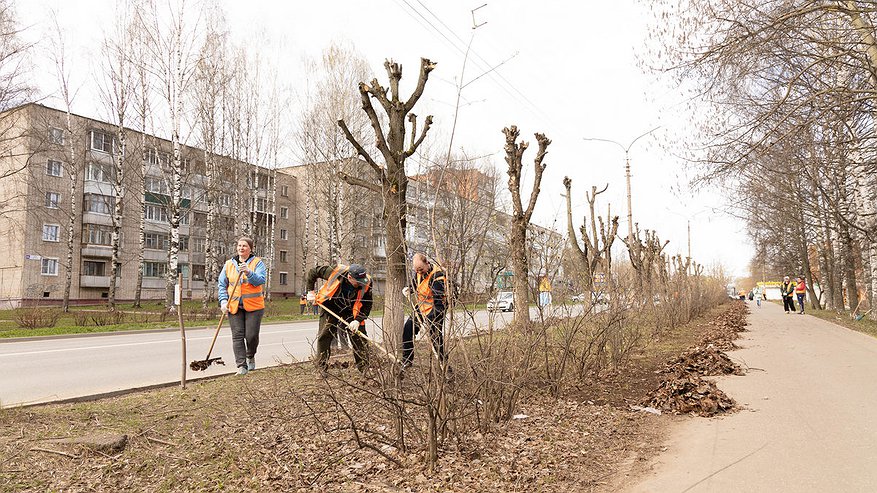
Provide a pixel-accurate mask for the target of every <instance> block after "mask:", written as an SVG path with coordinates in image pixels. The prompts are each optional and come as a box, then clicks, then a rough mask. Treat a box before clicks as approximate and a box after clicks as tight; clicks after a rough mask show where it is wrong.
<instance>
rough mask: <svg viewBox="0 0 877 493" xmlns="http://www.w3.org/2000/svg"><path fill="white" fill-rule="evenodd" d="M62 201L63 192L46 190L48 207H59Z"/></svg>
mask: <svg viewBox="0 0 877 493" xmlns="http://www.w3.org/2000/svg"><path fill="white" fill-rule="evenodd" d="M60 203H61V194H60V193H58V192H46V207H48V208H49V209H57V208H58V206H59V204H60Z"/></svg>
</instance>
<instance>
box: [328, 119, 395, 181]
mask: <svg viewBox="0 0 877 493" xmlns="http://www.w3.org/2000/svg"><path fill="white" fill-rule="evenodd" d="M338 126H339V127H341V131H342V132H344V137H346V138H347V141H348V142H350V143H351V144H352V145H353V147H355V148H356V153H357V154H359V156H360V157H361V158H363V159H365V162H367V163H368V164H369V166H371V167H372V169H373V170H375V173H377V174H378V176H383V174H384V170H383V168H381V167H380V166H378V163H376V162H375V160H374V159H372V157H371V156H369V154H368V152H366V151H365V149H364V148H363V147H362V144H360V143H359V142H358V141H357V140H356V137H354V136H353V134H352V133H350V129H349V128H347V123H345V122H344V120H338Z"/></svg>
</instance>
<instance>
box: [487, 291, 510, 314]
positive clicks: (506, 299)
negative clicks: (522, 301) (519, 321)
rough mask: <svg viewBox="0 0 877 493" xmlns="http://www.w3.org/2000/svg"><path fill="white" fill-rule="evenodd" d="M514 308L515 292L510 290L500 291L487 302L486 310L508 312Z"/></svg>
mask: <svg viewBox="0 0 877 493" xmlns="http://www.w3.org/2000/svg"><path fill="white" fill-rule="evenodd" d="M514 309H515V294H514V293H512V292H511V291H500V292H499V293H496V297H494V298H492V299H491V300H489V301H488V302H487V311H489V312H494V311H502V312H510V311H513V310H514Z"/></svg>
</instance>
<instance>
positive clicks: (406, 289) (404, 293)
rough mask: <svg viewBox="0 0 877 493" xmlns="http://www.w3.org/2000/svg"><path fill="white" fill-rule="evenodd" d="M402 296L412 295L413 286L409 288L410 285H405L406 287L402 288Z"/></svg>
mask: <svg viewBox="0 0 877 493" xmlns="http://www.w3.org/2000/svg"><path fill="white" fill-rule="evenodd" d="M402 296H404V297H406V298H407V297H409V296H411V288H409V287H408V286H405V287H404V288H402Z"/></svg>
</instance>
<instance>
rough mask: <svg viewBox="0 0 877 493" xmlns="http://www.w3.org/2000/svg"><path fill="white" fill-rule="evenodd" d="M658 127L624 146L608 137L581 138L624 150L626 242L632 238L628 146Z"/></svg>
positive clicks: (652, 130)
mask: <svg viewBox="0 0 877 493" xmlns="http://www.w3.org/2000/svg"><path fill="white" fill-rule="evenodd" d="M659 128H661V127H660V126H657V127H655V128H653V129H651V130H649V131H648V132H646V133H644V134H642V135H640V136H638V137H637V138H635V139H633V140H632V141H631V142H630V144H628V145H627V146H626V147H625V145H624V144H622V143H620V142H617V141H614V140H610V139H598V138H594V137H591V138H589V137H583V140H593V141H598V142H609V143H610V144H615V145H617V146H618V147H620V148H621V150H623V151H624V178H625V179H626V180H627V241H628V243H629V242H630V241H631V239H632V238H633V210H632V205H631V202H632V201H631V198H630V157H629V154H630V148H631V147H633V145H634V144H636V142H637V141H638V140H639V139H641V138H643V137H645V136H646V135H649V134H650V133H652V132H654V131H655V130H657V129H659Z"/></svg>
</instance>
